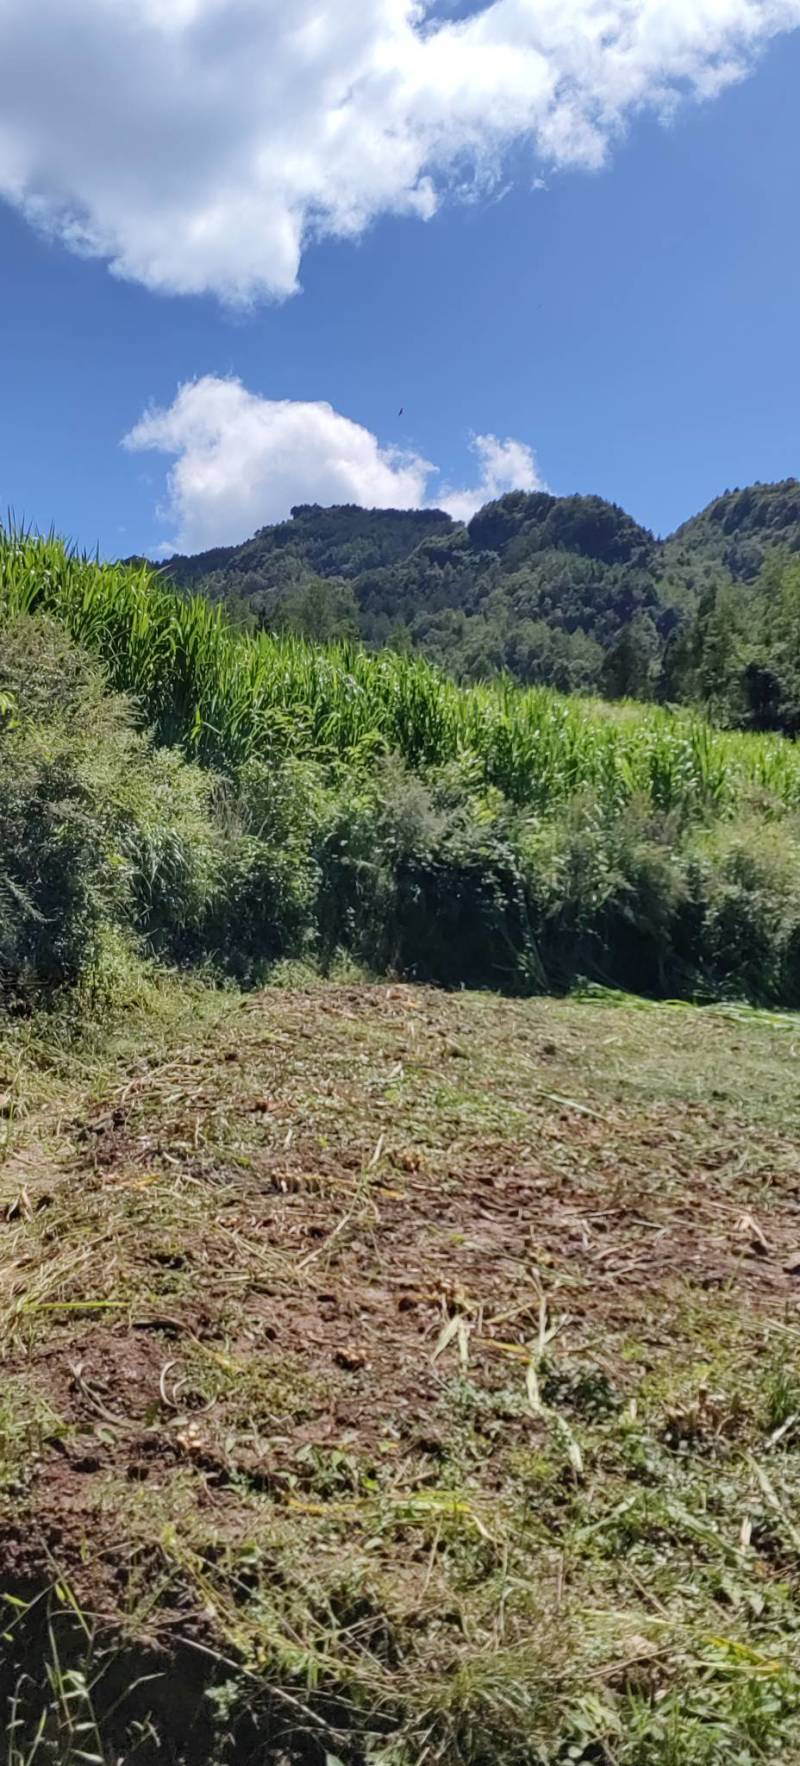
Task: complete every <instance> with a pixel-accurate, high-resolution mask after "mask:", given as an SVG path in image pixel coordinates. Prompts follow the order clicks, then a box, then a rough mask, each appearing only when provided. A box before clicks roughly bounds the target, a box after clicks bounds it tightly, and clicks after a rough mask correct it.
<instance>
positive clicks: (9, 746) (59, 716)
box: [0, 617, 219, 1001]
mask: <svg viewBox="0 0 800 1766" xmlns="http://www.w3.org/2000/svg"><path fill="white" fill-rule="evenodd" d="M0 693H1V694H2V702H3V703H4V704H5V705H6V707H7V710H6V715H5V717H4V720H3V724H2V728H0V987H2V991H3V992H4V994H5V995H6V996H7V997H8V996H9V995H12V996H14V997H15V998H16V999H18V1000H20V1001H23V1000H28V1001H32V1000H33V999H35V998H36V997H38V996H42V995H49V994H52V993H53V992H54V991H55V990H57V989H58V988H60V987H63V986H65V985H74V984H76V983H77V982H79V981H81V980H83V979H85V978H86V977H87V976H89V975H90V974H92V972H93V971H95V970H96V969H97V965H98V962H99V959H100V956H101V953H102V949H103V943H104V937H105V935H106V933H107V932H108V931H109V930H110V929H111V928H112V927H114V928H117V927H120V926H124V927H126V928H127V929H128V931H129V932H130V934H131V935H135V934H138V935H140V936H141V938H142V939H143V940H144V941H147V940H148V938H150V939H152V943H153V946H154V948H157V949H159V950H161V951H164V952H165V953H169V954H172V953H173V951H174V949H175V947H176V945H177V944H178V943H179V942H180V938H181V937H182V936H183V935H184V931H185V927H186V924H187V922H189V921H191V920H192V919H194V920H199V919H200V918H201V917H202V915H203V913H204V912H205V911H206V906H207V902H208V900H209V898H210V896H211V894H212V892H213V888H214V883H215V877H216V873H217V870H218V867H219V861H218V857H217V856H216V849H217V848H218V847H219V837H218V835H217V833H216V831H215V829H214V827H213V824H212V822H211V820H210V816H209V803H210V796H211V788H212V781H211V780H210V778H209V777H208V776H207V775H204V774H202V773H201V772H200V771H199V770H198V769H196V768H192V767H190V766H187V764H186V762H185V761H184V760H183V759H182V758H181V757H180V756H179V755H177V754H175V753H172V752H170V751H169V750H163V751H157V750H154V749H153V747H152V745H151V743H150V741H149V740H148V738H147V737H146V736H145V735H144V734H143V733H142V732H141V731H140V730H138V729H137V728H136V723H135V718H134V715H133V711H132V708H131V706H130V704H129V703H128V702H127V701H125V700H124V699H122V698H120V697H115V696H112V695H110V694H109V693H108V691H107V688H106V683H105V680H104V676H103V673H102V670H101V669H100V668H99V666H98V665H97V664H96V663H95V662H94V661H93V660H92V659H90V658H89V657H88V656H86V655H85V654H84V653H83V652H81V651H80V650H79V649H78V648H77V647H76V646H75V645H73V644H72V643H71V642H70V640H69V639H68V638H67V637H66V635H65V634H64V633H63V632H62V631H61V630H60V628H59V627H58V626H56V625H55V624H53V623H51V622H50V621H47V620H43V619H36V618H30V617H22V618H20V619H18V620H16V621H14V622H13V623H12V624H11V625H10V626H8V627H6V628H5V630H4V631H3V634H2V651H1V653H0Z"/></svg>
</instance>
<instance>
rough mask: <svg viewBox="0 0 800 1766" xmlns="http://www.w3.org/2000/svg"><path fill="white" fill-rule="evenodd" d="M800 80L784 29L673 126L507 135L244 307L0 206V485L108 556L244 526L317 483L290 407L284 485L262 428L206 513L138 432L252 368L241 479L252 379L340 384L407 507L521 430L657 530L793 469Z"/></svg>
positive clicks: (322, 394)
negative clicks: (405, 210) (463, 189)
mask: <svg viewBox="0 0 800 1766" xmlns="http://www.w3.org/2000/svg"><path fill="white" fill-rule="evenodd" d="M461 10H464V11H470V10H472V9H471V8H469V7H467V8H462V9H461ZM799 92H800V31H794V32H791V33H787V34H785V35H782V36H780V37H778V38H777V39H776V40H775V41H773V42H772V43H771V44H769V45H767V47H766V49H765V52H764V53H763V55H762V56H761V57H760V58H759V60H758V63H757V65H756V66H755V68H754V70H753V71H751V72H750V73H749V76H748V77H747V78H746V79H744V80H742V81H741V82H740V83H736V84H732V85H730V86H728V87H727V89H726V90H724V91H722V93H721V94H720V95H718V96H716V97H714V98H711V99H708V100H706V101H704V102H701V103H698V102H695V101H694V100H689V101H687V102H685V103H684V104H682V105H681V107H680V108H679V111H678V113H677V115H676V116H675V117H674V119H673V120H672V122H671V123H670V124H669V125H668V126H664V125H663V123H662V122H660V121H659V120H657V118H656V117H655V116H654V115H653V114H652V113H647V114H644V115H640V116H636V117H635V118H634V119H633V121H632V122H630V124H629V127H628V130H627V134H626V137H625V139H624V140H623V141H621V142H619V143H615V144H614V145H613V147H612V151H611V153H610V157H609V160H608V163H607V164H606V165H605V166H604V167H602V168H601V169H599V170H591V169H587V167H586V166H584V165H577V166H572V165H569V164H564V165H562V166H557V167H556V169H555V170H550V169H548V168H547V167H546V165H545V163H544V157H543V156H542V155H539V156H538V158H537V159H536V161H535V163H534V160H533V159H532V156H531V155H530V153H529V151H528V149H527V147H524V146H522V145H520V143H519V142H518V141H514V140H513V139H512V140H511V142H510V144H509V145H508V149H507V152H506V154H505V157H504V164H503V171H502V178H500V179H499V180H498V182H497V184H496V185H495V187H494V188H491V187H489V185H488V183H487V182H484V184H483V185H482V187H481V191H480V193H479V194H477V195H473V197H472V199H471V200H469V201H464V200H461V199H460V198H459V197H458V196H457V195H454V194H453V193H452V191H451V192H450V193H449V194H446V195H445V196H444V199H443V200H442V201H441V203H440V206H439V208H438V212H436V213H435V214H434V215H433V216H432V218H430V219H428V220H423V219H420V218H419V217H418V215H416V214H402V215H398V214H396V213H381V212H380V203H378V204H377V209H378V212H377V213H376V215H375V217H374V218H370V220H369V224H368V225H366V226H365V227H364V229H363V230H362V231H360V233H359V236H358V237H355V238H332V237H323V238H322V239H321V240H320V241H319V242H318V243H315V244H312V245H311V246H310V247H309V248H308V249H307V250H306V251H305V254H304V256H303V258H302V263H301V268H300V282H301V284H302V288H301V291H300V292H298V293H295V294H291V295H290V296H289V297H288V298H283V299H275V298H272V299H265V298H263V290H262V291H261V293H260V294H259V296H258V297H257V298H256V299H255V301H254V302H253V303H252V304H251V305H250V306H249V307H245V308H241V307H239V308H234V309H232V308H231V307H230V306H229V305H226V304H225V298H224V296H225V291H224V290H223V299H222V300H221V299H220V298H219V295H218V292H217V290H216V288H213V287H212V288H210V289H209V292H206V293H192V292H189V293H180V292H179V293H172V292H164V291H162V289H161V288H160V287H159V286H153V285H152V283H153V277H152V276H150V277H149V281H150V284H151V285H148V286H146V285H144V278H143V277H142V278H140V279H139V280H124V279H121V278H120V277H119V276H118V275H113V274H111V273H109V270H108V268H107V267H106V263H105V262H104V261H103V257H102V256H97V255H94V256H85V255H76V254H75V253H74V252H73V251H72V250H71V249H70V248H69V246H68V245H67V244H66V243H64V241H63V239H62V238H59V237H58V236H56V237H55V238H54V237H53V236H52V229H51V231H50V234H49V235H48V236H44V237H43V236H42V234H41V233H40V232H39V231H37V230H36V228H34V227H33V226H31V225H30V223H29V220H28V219H26V218H25V215H24V214H23V213H21V212H20V208H19V206H18V205H17V206H12V204H11V203H3V202H0V305H1V308H2V321H3V329H2V336H3V340H4V345H3V356H4V362H3V380H2V386H3V398H2V403H1V404H0V498H2V502H3V503H4V504H5V505H6V506H9V507H11V508H13V510H14V511H15V513H16V514H17V515H18V516H19V517H21V518H24V519H26V520H28V521H30V522H33V523H35V524H38V525H39V526H42V527H47V526H49V525H51V524H53V525H55V526H56V527H57V528H58V529H60V530H61V531H63V532H64V533H66V534H68V535H69V536H70V537H72V538H73V539H75V540H77V541H79V542H80V543H81V544H82V545H84V546H87V547H91V548H93V547H94V546H95V545H99V547H100V549H101V551H102V552H103V553H105V554H107V555H114V554H118V553H121V554H124V553H127V552H130V551H134V550H145V549H152V548H154V547H155V546H157V545H158V544H159V542H162V541H166V540H171V539H173V538H175V537H178V538H181V537H183V538H185V539H186V541H187V543H191V542H192V541H193V540H194V541H198V540H204V541H207V542H208V543H211V542H212V541H213V540H215V539H220V540H230V539H232V538H235V537H240V538H244V537H245V535H246V533H247V532H249V531H250V530H251V529H252V527H254V526H256V525H258V521H259V520H261V519H264V520H266V519H271V518H273V517H274V516H275V514H276V513H277V512H278V505H279V504H280V502H281V501H283V502H285V504H286V507H287V508H288V504H289V502H290V501H293V500H305V499H306V497H307V495H308V492H309V488H310V490H311V492H312V494H313V491H314V488H315V485H316V484H317V483H318V482H319V483H321V484H322V485H323V487H324V485H325V484H326V483H327V482H328V480H327V479H326V477H325V474H324V472H323V474H322V477H321V478H319V477H318V476H317V477H316V478H315V477H314V475H313V474H312V476H311V479H310V480H309V481H308V483H307V482H306V475H305V471H304V464H303V457H304V446H303V439H302V438H303V435H304V433H305V432H304V431H303V430H302V429H301V428H299V427H298V425H297V424H294V427H293V428H292V432H291V438H290V440H289V441H288V442H287V440H286V437H287V435H288V431H287V430H286V429H285V428H284V429H280V430H274V431H273V430H271V431H270V434H271V435H273V436H274V441H271V442H270V444H269V445H270V446H271V447H274V448H276V449H278V450H283V453H282V455H281V459H280V461H279V462H278V466H279V468H280V470H279V471H278V476H277V480H276V478H275V472H274V470H273V462H272V457H271V456H270V459H269V460H268V461H267V464H266V466H265V456H264V453H263V447H264V446H266V443H263V446H262V443H259V447H260V448H261V449H262V451H261V453H260V454H259V467H258V473H257V474H256V476H255V479H254V481H253V483H252V485H250V486H249V488H248V491H247V496H246V497H244V499H242V498H241V497H238V492H237V495H235V496H233V499H232V501H231V500H230V498H229V501H228V503H227V504H224V497H225V496H227V495H228V492H227V490H226V489H225V486H223V487H222V489H221V490H220V492H219V496H218V497H217V503H216V504H215V502H214V497H213V496H211V497H210V506H211V510H212V512H211V514H210V516H209V519H208V523H207V524H206V526H203V523H202V521H200V522H199V525H198V517H197V512H196V505H197V498H198V495H200V494H201V490H202V487H201V488H200V490H198V484H197V482H195V480H192V482H191V484H190V485H189V488H188V489H186V486H184V492H183V493H182V494H183V495H184V504H183V506H180V507H179V506H178V505H180V495H179V496H178V499H177V503H176V496H175V491H174V487H173V497H172V504H173V506H172V508H171V509H165V508H164V504H165V501H166V500H167V493H166V489H165V484H166V473H167V470H168V468H169V466H170V463H171V457H170V456H168V455H166V454H165V453H162V452H157V451H151V450H150V449H149V448H143V449H142V451H131V450H130V449H127V448H123V447H122V445H121V442H122V438H123V436H125V435H126V433H128V432H129V431H131V429H132V428H133V427H134V426H135V425H136V424H137V422H138V421H139V420H140V419H141V418H142V415H143V413H144V412H145V411H146V409H147V408H148V407H153V406H156V407H161V408H163V409H167V408H169V407H172V404H173V401H174V400H175V397H176V393H177V391H178V387H179V385H180V384H181V383H186V382H189V381H192V380H194V379H195V378H196V377H206V384H207V385H208V384H209V382H208V377H215V378H216V377H227V376H235V377H236V378H237V379H238V380H239V381H240V382H241V383H242V388H243V389H246V395H247V397H248V398H249V399H250V402H249V404H248V406H247V410H246V412H245V413H244V414H243V412H242V410H241V409H238V410H237V412H236V413H235V421H236V423H237V424H238V431H237V434H238V442H237V440H236V437H234V439H233V443H232V445H233V447H234V454H233V462H234V463H233V466H232V467H230V468H229V467H228V466H227V465H226V472H228V478H230V477H231V476H236V475H237V474H238V478H239V479H246V478H247V475H248V471H249V466H248V460H249V455H248V454H247V447H248V446H249V442H248V441H247V436H248V435H250V434H251V433H252V432H253V430H252V426H253V424H255V423H256V420H258V421H260V407H259V406H258V400H259V399H266V400H269V401H279V400H287V401H293V402H294V401H299V402H301V403H303V404H315V403H316V402H318V401H328V402H329V403H330V405H331V406H332V407H333V408H334V410H335V412H336V413H338V414H340V415H341V417H342V418H343V419H347V420H349V421H350V422H351V423H354V424H358V425H361V426H363V427H364V429H365V430H367V431H368V432H370V434H371V437H374V438H376V444H377V447H378V449H379V450H384V451H385V450H387V449H391V448H398V449H401V450H403V452H404V454H405V456H406V464H405V465H404V464H403V462H400V463H399V465H398V462H397V460H396V457H395V456H389V455H387V456H386V459H387V460H388V461H389V467H388V468H387V470H389V471H390V472H391V471H394V470H397V471H399V477H398V483H399V485H400V487H401V488H402V487H406V486H408V485H411V487H412V489H411V495H410V496H409V498H408V499H407V500H422V498H423V497H429V498H430V500H433V501H436V500H437V496H436V492H437V490H439V489H445V487H449V489H450V491H452V487H454V486H455V487H462V486H465V485H466V486H472V485H473V484H474V483H475V481H476V479H477V478H478V477H479V474H480V461H479V460H476V458H475V453H474V448H471V446H470V437H471V436H474V435H475V434H477V435H479V436H493V437H497V438H499V439H500V441H504V440H505V439H506V438H514V439H515V441H516V442H517V443H519V444H522V445H523V448H522V449H520V454H521V453H522V451H523V449H524V448H530V449H532V450H534V451H535V456H536V461H537V463H538V473H539V475H540V477H541V479H543V480H544V481H546V483H547V484H548V485H549V486H550V487H551V488H552V489H554V490H555V491H558V492H569V491H572V490H576V489H577V490H583V491H596V492H599V493H600V494H601V495H604V496H607V497H611V498H613V499H615V500H617V501H619V502H621V503H623V504H624V505H625V506H626V507H627V508H628V509H629V510H630V511H631V512H632V513H633V514H634V515H635V516H636V517H638V518H639V519H640V520H642V521H643V522H645V523H647V524H648V525H651V526H653V527H654V528H655V529H656V530H657V531H661V532H665V531H668V530H669V529H670V528H671V527H672V526H674V525H675V524H676V523H677V522H679V521H680V520H681V519H684V518H685V517H687V516H688V515H690V514H691V513H693V512H694V511H695V510H696V509H698V508H700V507H701V506H702V505H703V504H704V503H705V502H707V501H708V500H709V499H710V498H711V497H712V496H713V495H715V494H716V493H717V492H718V491H720V490H722V489H724V488H725V487H727V486H730V485H733V484H737V483H746V482H749V481H750V480H753V479H756V478H760V479H762V480H768V479H773V478H780V477H785V476H788V475H792V474H794V473H796V472H798V471H799V470H800V433H799V431H800V417H799V416H798V413H800V357H799V355H798V346H797V341H796V339H797V312H798V295H799V294H800V235H799V234H798V227H797V196H796V192H797V187H798V171H799V170H800V165H799V163H798V161H799V159H800V154H799V153H798V148H799V147H800V115H799V114H798V104H797V98H798V93H799ZM1 173H2V166H0V174H1ZM534 174H536V175H537V176H538V177H539V178H541V179H542V180H543V181H544V183H545V185H546V187H545V188H532V184H533V181H534ZM1 183H2V176H1V175H0V184H1ZM247 224H248V225H249V224H250V223H249V221H248V223H247ZM92 249H93V250H94V249H95V247H94V246H92ZM203 274H205V271H204V272H203ZM211 280H212V282H213V277H212V278H211ZM251 395H255V397H254V398H253V397H251ZM401 406H403V407H404V415H403V417H398V411H399V408H400V407H401ZM196 415H197V414H196V413H195V418H196ZM245 417H246V423H247V426H248V427H247V429H246V432H245V430H244V429H243V427H242V424H243V421H244V418H245ZM219 421H220V422H223V419H222V418H220V419H219ZM225 421H227V419H225ZM323 427H324V426H323ZM341 433H342V434H343V433H344V431H342V432H341ZM159 434H160V440H161V443H162V444H163V443H164V442H165V440H166V442H167V443H168V444H169V445H170V446H171V447H172V452H173V455H177V456H178V459H179V462H180V459H181V458H182V457H183V458H184V461H185V457H186V455H187V453H188V454H189V456H190V459H189V467H191V466H192V465H193V464H194V465H195V466H196V464H197V460H196V450H197V436H196V422H195V428H194V429H193V430H192V432H191V435H190V437H189V439H188V440H187V432H186V424H185V423H184V427H183V429H181V428H180V426H178V428H177V430H176V425H175V422H174V421H173V424H172V430H171V431H170V430H169V429H167V430H165V429H164V426H163V424H162V429H161V432H157V433H155V436H154V439H155V440H156V441H158V440H159ZM175 435H177V440H176V439H175ZM314 436H315V438H316V439H315V440H314V442H313V444H309V445H310V446H311V447H312V448H313V447H322V448H324V447H327V446H328V445H329V443H328V440H327V439H326V437H327V431H326V432H325V434H324V435H323V429H320V428H319V425H317V426H316V427H315V429H314ZM171 437H172V439H171ZM298 437H299V438H300V439H299V440H298ZM193 438H194V439H193ZM243 438H244V439H243ZM140 439H141V440H142V441H147V440H148V439H153V433H152V425H151V434H150V436H149V437H148V436H147V435H144V436H142V437H141V438H140ZM227 445H228V439H227V434H222V436H221V437H220V435H219V434H218V435H217V436H216V439H215V447H216V450H217V459H219V455H220V452H221V451H224V449H225V448H226V447H227ZM336 445H338V442H337V444H336ZM237 446H238V447H239V448H240V455H237V454H236V452H235V449H236V447H237ZM242 449H243V450H244V452H241V450H242ZM193 450H194V451H193ZM237 460H238V462H239V464H238V465H237ZM420 461H424V462H432V463H434V464H435V466H436V468H437V469H438V471H439V473H440V474H441V477H436V476H435V475H432V476H431V477H430V478H429V479H428V478H426V476H425V473H424V472H422V470H421V468H420V467H419V465H418V464H415V462H416V463H418V462H420ZM513 463H514V457H513V456H512V460H511V465H512V467H513ZM364 470H367V468H364ZM370 470H372V468H370ZM374 470H375V472H378V467H377V466H375V468H374ZM265 473H266V474H267V478H268V479H269V485H268V486H267V488H266V489H265V488H264V487H263V486H262V482H261V481H262V479H264V474H265ZM381 473H382V476H381V475H380V474H381ZM259 474H261V478H259ZM512 475H513V473H512ZM523 476H524V474H523ZM228 478H226V484H227V483H228ZM385 478H386V472H385V471H384V469H383V468H382V467H381V468H380V473H379V475H378V477H377V478H376V479H375V482H376V483H378V485H379V496H378V498H377V500H392V499H391V497H390V495H389V493H387V495H386V497H384V496H383V493H382V492H381V491H380V485H382V484H383V482H384V480H385ZM295 481H296V488H295ZM331 482H333V481H331ZM359 482H360V481H359ZM368 482H369V483H372V480H371V479H369V478H368ZM498 482H499V481H498ZM270 487H271V488H270ZM501 488H502V487H501ZM237 499H238V500H237ZM276 499H277V501H276ZM321 500H333V498H330V499H325V498H324V497H323V498H322V499H321ZM456 500H457V499H456ZM217 504H218V506H219V513H217V512H216V509H217ZM223 505H224V506H223ZM159 507H160V508H161V511H162V512H161V513H160V514H159ZM187 511H188V513H187ZM251 517H255V518H254V519H251ZM239 525H241V531H239Z"/></svg>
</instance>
